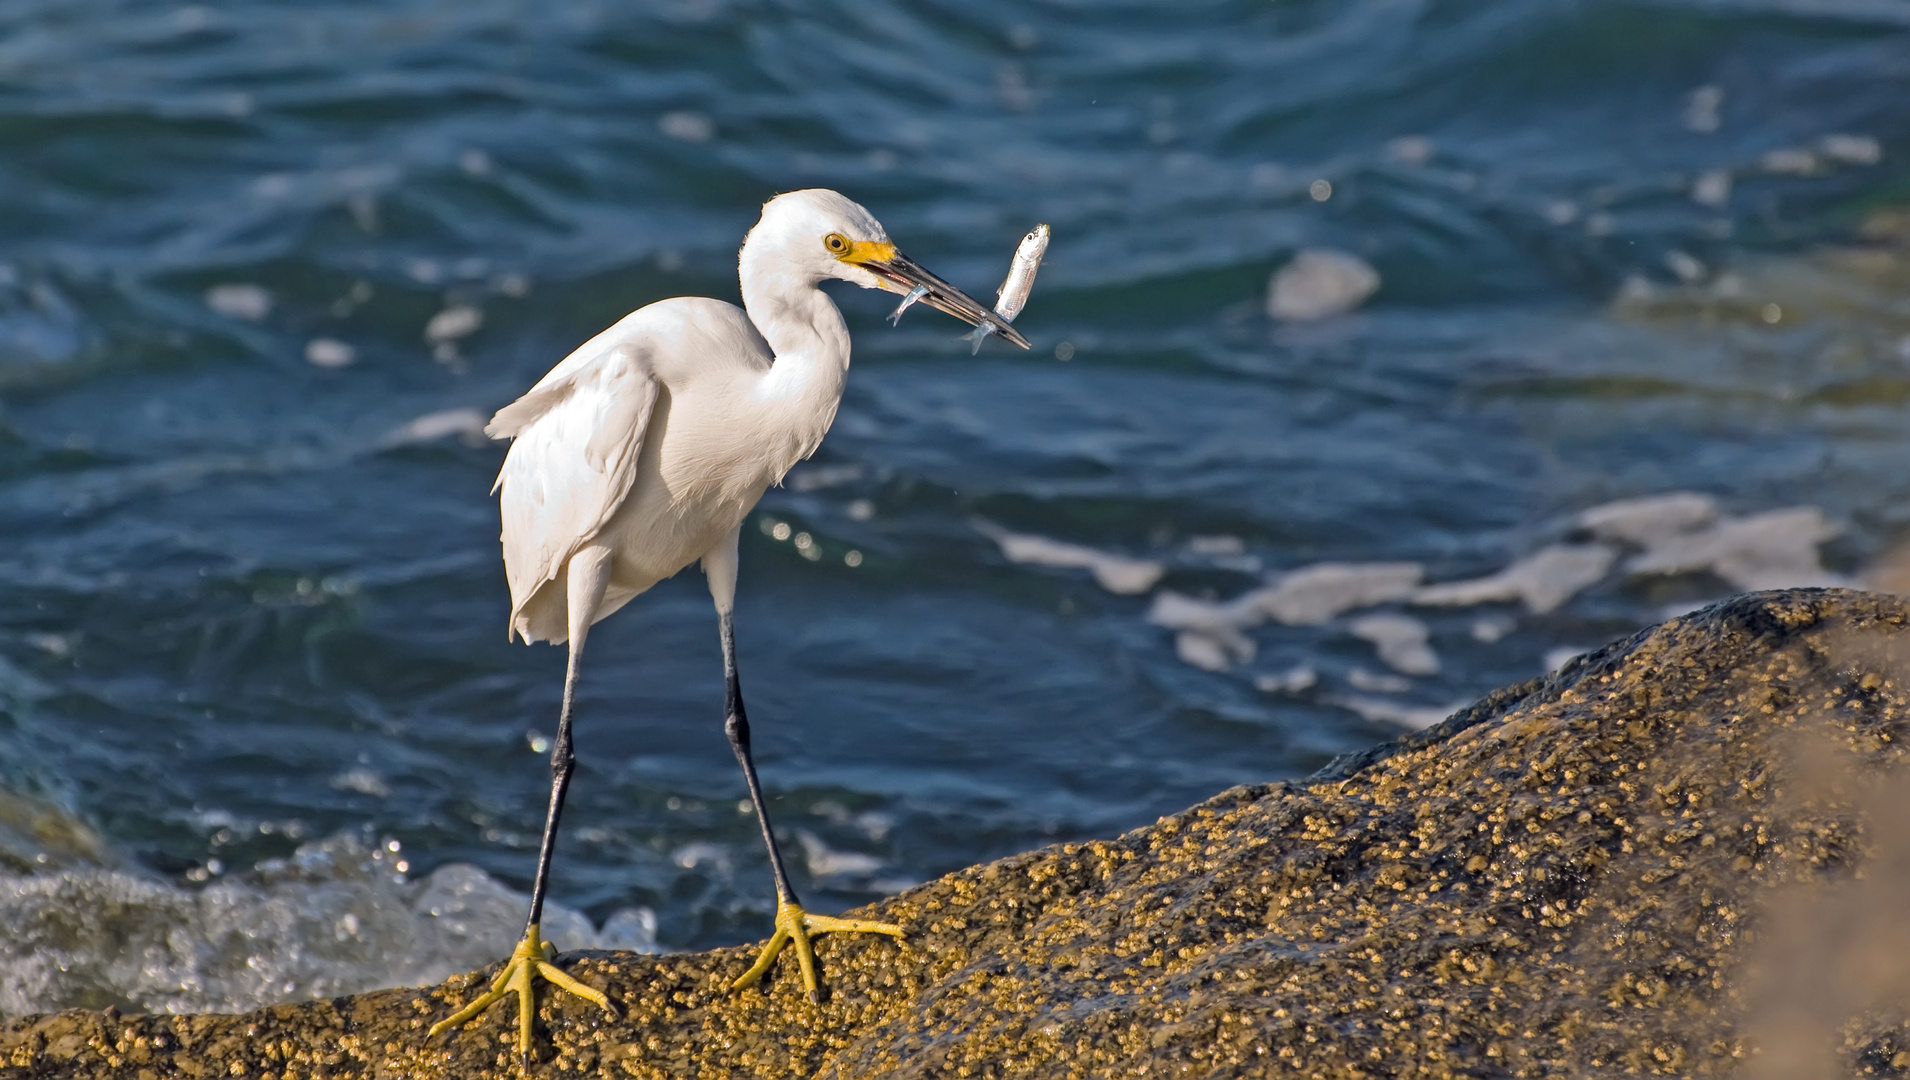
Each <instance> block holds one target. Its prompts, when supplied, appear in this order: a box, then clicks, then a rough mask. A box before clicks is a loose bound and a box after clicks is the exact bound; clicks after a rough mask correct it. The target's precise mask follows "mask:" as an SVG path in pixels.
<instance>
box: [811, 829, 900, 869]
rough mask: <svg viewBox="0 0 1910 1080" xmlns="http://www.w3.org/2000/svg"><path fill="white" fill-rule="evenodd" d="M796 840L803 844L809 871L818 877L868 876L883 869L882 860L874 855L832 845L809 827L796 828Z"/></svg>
mask: <svg viewBox="0 0 1910 1080" xmlns="http://www.w3.org/2000/svg"><path fill="white" fill-rule="evenodd" d="M796 841H797V842H798V843H800V844H801V845H802V852H803V860H804V861H805V862H807V863H808V865H809V872H810V873H811V874H812V875H814V876H816V877H818V878H831V877H833V878H842V877H867V876H869V875H870V874H873V873H875V872H876V871H878V870H880V869H882V860H881V859H878V858H876V857H875V856H874V855H868V854H865V853H863V852H860V851H844V850H842V849H840V848H833V847H830V846H829V844H828V843H827V842H825V841H824V840H823V838H822V837H820V836H817V835H816V834H815V833H812V832H810V831H809V830H807V829H798V830H796Z"/></svg>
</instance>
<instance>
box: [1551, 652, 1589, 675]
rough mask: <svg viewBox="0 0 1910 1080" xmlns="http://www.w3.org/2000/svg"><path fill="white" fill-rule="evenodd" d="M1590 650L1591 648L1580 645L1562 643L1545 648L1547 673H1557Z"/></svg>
mask: <svg viewBox="0 0 1910 1080" xmlns="http://www.w3.org/2000/svg"><path fill="white" fill-rule="evenodd" d="M1590 651H1591V650H1590V649H1587V648H1584V647H1583V646H1579V645H1560V646H1559V647H1557V648H1554V649H1547V650H1545V673H1546V674H1547V675H1555V674H1557V673H1558V672H1559V670H1560V669H1562V668H1564V667H1565V665H1567V664H1569V663H1571V662H1572V661H1574V660H1576V659H1578V658H1579V657H1581V656H1584V655H1585V654H1586V653H1588V652H1590Z"/></svg>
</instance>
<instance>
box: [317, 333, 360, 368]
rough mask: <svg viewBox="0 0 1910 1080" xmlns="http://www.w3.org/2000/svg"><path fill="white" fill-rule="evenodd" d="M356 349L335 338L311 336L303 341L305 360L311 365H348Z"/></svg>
mask: <svg viewBox="0 0 1910 1080" xmlns="http://www.w3.org/2000/svg"><path fill="white" fill-rule="evenodd" d="M357 359H358V350H356V349H354V348H352V347H351V346H350V345H347V344H346V343H344V342H342V341H339V340H337V339H335V338H313V339H312V340H310V341H308V342H306V343H305V362H306V363H308V364H310V365H312V366H313V367H322V368H342V367H350V366H351V365H352V362H353V361H355V360H357Z"/></svg>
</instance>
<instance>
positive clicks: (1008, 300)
mask: <svg viewBox="0 0 1910 1080" xmlns="http://www.w3.org/2000/svg"><path fill="white" fill-rule="evenodd" d="M1047 253H1048V227H1047V226H1046V225H1037V226H1035V227H1034V231H1032V232H1030V233H1029V234H1028V235H1027V236H1024V237H1022V238H1021V246H1020V247H1017V248H1016V249H1015V261H1014V262H1012V263H1010V264H1009V265H1008V276H1007V277H1006V278H1004V279H1002V283H1001V288H1000V289H999V290H997V292H996V296H997V299H996V301H995V314H997V315H1000V316H1001V318H1002V321H1003V322H1014V321H1015V316H1017V315H1019V314H1021V309H1022V307H1023V306H1024V305H1026V304H1027V303H1028V294H1029V293H1030V292H1032V291H1033V290H1034V287H1035V271H1037V270H1039V269H1041V257H1042V256H1043V255H1046V254H1047ZM994 332H995V328H994V327H993V326H991V325H990V324H988V323H983V324H981V325H980V326H978V327H976V328H975V330H974V331H973V332H972V333H970V334H969V335H968V340H969V341H972V342H974V343H975V346H974V348H972V349H970V350H969V354H970V355H971V356H972V355H974V354H975V353H978V352H981V351H982V339H983V338H985V337H987V336H988V335H990V334H992V333H994Z"/></svg>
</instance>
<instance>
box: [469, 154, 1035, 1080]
mask: <svg viewBox="0 0 1910 1080" xmlns="http://www.w3.org/2000/svg"><path fill="white" fill-rule="evenodd" d="M737 274H738V278H739V279H740V284H741V286H742V295H743V307H742V308H740V309H739V308H737V307H736V306H734V305H732V304H726V303H723V302H721V301H717V300H707V299H700V298H677V299H672V300H660V301H658V302H656V303H654V304H650V305H648V306H647V307H643V308H640V309H638V310H637V311H634V312H632V313H631V314H629V315H627V316H625V317H624V318H623V319H622V320H621V321H619V322H618V323H617V324H616V325H615V326H612V327H610V328H609V329H608V330H605V331H604V332H603V333H601V334H598V335H597V336H596V337H594V338H591V339H590V340H589V341H587V342H585V343H584V344H583V345H582V347H580V348H578V349H577V350H576V351H575V352H573V353H571V354H570V355H569V356H568V357H565V358H564V360H563V361H562V362H561V363H559V364H558V365H557V366H556V367H554V368H552V369H551V370H550V373H549V374H547V375H545V376H544V377H543V378H542V379H540V380H538V383H537V385H535V386H533V387H531V389H530V391H529V392H528V393H526V394H525V395H524V396H523V397H521V398H519V399H518V400H516V401H515V402H512V403H511V404H510V405H507V406H505V407H504V408H503V409H500V410H498V413H497V415H496V416H494V417H492V419H491V423H490V425H489V426H488V427H486V428H485V432H486V433H487V434H489V435H490V436H492V437H493V438H498V439H504V438H509V439H512V440H513V441H512V443H511V448H510V451H509V452H508V453H507V454H506V455H505V458H504V467H503V468H502V470H500V471H499V473H498V477H497V484H496V487H495V488H494V489H493V490H495V491H496V492H498V493H499V496H500V505H501V514H502V518H503V524H504V531H503V536H502V539H503V545H504V569H505V575H506V577H507V578H508V579H509V581H510V589H511V617H510V629H511V632H512V633H513V634H515V635H517V636H520V637H522V638H523V639H524V640H525V641H526V642H535V641H549V642H557V643H564V642H568V644H569V646H570V663H569V665H568V669H567V671H566V673H565V679H564V698H563V709H562V712H561V714H560V715H559V719H558V728H557V739H556V742H555V744H554V745H553V746H552V749H551V769H552V782H551V802H550V810H549V815H548V817H547V818H546V820H545V826H544V839H543V843H542V845H541V847H540V849H539V853H538V866H537V876H536V878H535V880H534V882H533V885H532V888H531V912H530V920H529V925H528V926H527V927H526V929H525V938H524V941H523V942H522V943H520V945H519V946H518V949H517V952H515V953H514V954H513V955H512V958H511V960H510V961H509V962H508V963H507V964H506V966H505V969H504V971H503V973H501V974H500V975H499V976H498V979H497V981H496V983H494V984H493V986H492V988H491V991H490V992H489V993H487V994H485V995H482V996H480V997H479V998H478V999H477V1000H476V1001H474V1002H472V1003H471V1004H469V1005H467V1006H465V1007H464V1008H463V1009H461V1010H459V1011H458V1012H457V1013H456V1014H455V1015H454V1016H452V1017H450V1018H447V1019H445V1020H442V1021H440V1022H439V1023H437V1024H436V1025H433V1028H432V1031H433V1032H434V1033H436V1032H438V1031H441V1030H444V1029H445V1028H447V1027H450V1026H454V1025H456V1024H460V1023H463V1022H464V1021H466V1020H468V1019H470V1018H471V1017H473V1016H475V1015H477V1013H478V1012H481V1011H482V1010H483V1009H485V1008H487V1007H488V1006H489V1004H490V1003H491V1002H493V1001H496V1000H498V999H499V998H501V997H502V996H505V995H506V994H508V993H516V994H518V995H520V1003H519V1016H520V1021H519V1025H520V1026H519V1036H518V1043H519V1047H520V1049H521V1050H522V1051H523V1052H524V1053H525V1054H526V1055H527V1056H528V1054H529V1052H530V1043H531V1036H530V1026H529V1025H530V1020H529V1016H530V1015H531V1014H532V1012H533V1009H532V1005H533V1002H532V1000H531V990H530V986H531V978H532V976H531V974H530V973H531V972H532V971H535V972H537V973H538V974H539V975H541V976H542V977H544V978H547V979H551V980H552V981H554V982H557V983H559V984H560V985H562V986H564V988H565V989H568V990H570V991H571V992H573V993H578V994H583V995H584V996H586V997H590V998H591V999H592V1000H594V1001H597V1002H598V1003H599V1004H601V1005H603V1006H604V1007H605V1008H610V1007H611V1006H610V1003H609V1001H608V999H607V998H605V997H604V996H603V995H602V994H601V993H600V992H598V991H596V990H594V989H592V988H590V987H587V986H584V985H583V984H580V983H578V982H577V981H576V980H574V979H571V978H570V977H569V976H567V975H564V974H563V972H562V971H560V970H559V969H557V968H555V967H553V966H551V964H550V963H548V962H547V961H546V960H545V959H544V952H543V949H544V946H543V943H542V937H541V931H540V930H539V929H538V920H539V918H540V916H541V913H542V910H543V902H544V891H545V888H546V885H547V882H548V878H549V870H550V858H551V854H552V851H553V847H554V844H555V837H556V832H557V823H558V818H559V816H560V815H561V813H562V810H563V801H564V792H565V790H566V789H567V787H568V785H569V781H570V776H571V771H572V769H573V767H574V761H575V756H574V753H573V751H572V740H571V705H572V701H573V698H574V694H575V689H576V684H577V675H578V669H579V662H580V658H581V656H582V654H583V647H584V639H585V637H586V636H587V635H588V633H589V630H590V627H591V625H592V624H594V623H595V622H596V621H597V620H599V619H602V618H604V617H605V616H607V615H609V614H610V613H611V612H614V611H616V610H617V609H618V608H620V607H622V606H623V605H624V604H627V603H629V602H630V600H631V599H632V598H634V597H636V596H637V595H638V594H640V593H642V592H643V591H644V590H646V589H648V588H650V586H652V585H654V584H656V583H657V582H658V581H661V580H662V579H664V578H666V577H669V576H670V575H672V574H674V573H676V572H677V571H678V570H681V569H683V568H684V567H685V566H688V565H689V564H690V563H692V562H695V561H697V560H699V559H701V560H702V562H703V569H704V572H705V573H706V575H707V576H708V579H709V586H710V594H711V596H712V597H713V598H714V600H715V602H716V609H717V614H718V626H719V628H720V631H721V634H720V638H721V643H722V647H723V660H724V669H725V672H726V676H727V679H728V702H727V705H726V714H727V715H726V720H725V730H726V731H727V733H728V735H729V738H730V744H731V747H732V748H733V749H734V751H735V753H736V757H737V760H738V762H739V763H740V764H741V765H742V767H743V775H744V779H745V781H746V783H747V785H748V787H749V793H750V798H751V800H752V801H753V802H754V804H755V806H756V813H757V820H758V823H759V824H760V825H761V827H762V831H763V840H764V843H765V844H766V845H767V846H768V849H769V857H770V865H771V868H772V870H773V871H774V874H775V878H776V889H777V916H776V927H777V930H776V936H775V937H773V938H771V940H770V944H769V946H768V947H767V948H766V950H765V951H764V953H763V955H762V958H761V959H760V960H759V961H758V963H757V965H756V966H755V967H753V968H751V969H750V971H749V972H748V973H746V974H745V975H744V976H743V978H742V979H739V980H738V985H742V984H746V983H748V982H752V981H754V980H755V979H757V978H759V977H761V975H762V973H763V972H764V971H765V970H767V968H768V966H769V964H770V962H771V961H772V960H773V959H774V958H775V956H776V955H777V953H778V952H780V951H781V950H782V948H783V947H784V946H785V945H788V944H792V943H793V944H794V946H795V947H796V949H797V952H798V954H799V956H800V958H801V960H802V968H803V980H804V982H805V984H807V986H808V987H809V990H810V992H811V993H812V994H814V993H815V992H816V981H815V973H814V970H813V969H814V956H813V954H812V953H811V951H810V948H809V941H808V937H809V935H811V934H816V933H823V932H826V931H830V930H837V931H863V932H874V933H885V934H900V933H901V929H900V928H899V927H895V926H890V925H888V924H881V923H864V922H858V921H855V920H842V919H831V918H828V917H825V916H816V915H810V914H808V913H806V912H804V911H803V910H802V909H801V907H800V906H799V905H798V904H797V901H796V894H795V891H794V889H793V888H792V887H791V886H790V884H789V880H788V875H787V874H786V873H785V871H784V868H783V863H782V856H781V853H780V852H779V851H778V850H777V847H776V841H775V837H774V834H773V833H771V831H770V828H769V820H768V816H767V812H766V810H765V807H764V804H763V798H762V792H761V788H760V785H759V784H758V782H757V779H756V771H755V765H754V764H753V762H752V761H751V758H750V750H749V724H748V720H747V718H746V716H745V713H744V709H743V699H742V687H741V683H740V681H739V677H738V675H737V666H736V651H735V638H734V635H733V633H732V630H731V613H732V610H733V603H734V597H735V591H736V571H737V565H736V546H737V538H738V532H739V530H740V528H741V526H742V523H743V519H744V517H745V516H746V515H747V514H748V513H749V511H750V509H751V508H752V507H754V506H755V505H756V500H757V499H758V498H760V497H761V496H762V494H763V491H764V490H765V489H766V488H768V487H769V486H770V485H771V484H774V483H777V482H779V481H781V480H782V478H783V474H785V473H787V472H788V471H789V469H790V467H791V466H793V465H795V464H796V462H798V461H801V460H802V459H804V458H806V457H808V456H809V455H810V454H812V453H814V452H815V450H816V447H817V446H818V445H819V444H821V442H822V437H823V435H824V434H826V433H827V432H828V430H829V425H830V423H831V422H832V421H833V420H834V419H835V416H836V407H837V405H838V404H839V403H840V402H841V400H842V390H843V385H844V383H845V381H846V379H847V377H848V372H849V330H848V327H847V326H846V325H845V324H844V323H843V321H842V313H841V312H839V311H837V310H836V306H835V304H834V303H833V302H831V301H830V299H829V297H828V296H827V295H826V294H824V293H823V291H822V289H821V288H820V286H821V284H822V282H824V281H825V280H829V279H832V278H833V279H838V280H843V281H849V282H853V283H855V284H857V285H860V286H862V287H864V288H872V289H873V288H882V289H888V290H891V291H894V292H899V293H909V292H911V291H912V290H914V289H916V288H917V287H918V286H919V287H921V288H923V289H925V290H926V291H925V292H923V293H922V294H920V295H921V301H922V302H923V303H926V304H928V305H930V306H932V307H935V308H937V309H939V310H941V311H944V312H947V313H949V314H951V315H955V316H957V317H959V318H962V319H964V320H966V321H967V322H969V323H971V324H987V325H990V326H992V327H994V329H995V331H996V332H997V333H999V334H1000V335H1001V336H1003V337H1005V338H1007V339H1008V340H1009V341H1012V342H1014V343H1015V344H1017V345H1020V346H1021V347H1023V348H1027V347H1028V343H1027V341H1026V340H1025V339H1024V338H1022V336H1021V335H1020V334H1018V333H1016V332H1015V330H1014V329H1013V328H1012V327H1010V326H1009V325H1008V323H1007V321H1005V320H1004V319H1003V318H1002V317H1001V316H999V315H997V314H995V313H994V312H991V311H989V310H988V309H986V308H984V307H983V306H982V305H981V304H978V303H976V302H975V301H974V300H972V299H970V298H969V297H967V296H965V295H963V294H962V293H961V291H960V290H958V289H956V288H954V287H953V286H951V285H949V284H948V283H947V282H945V281H943V280H941V279H940V278H938V277H936V276H935V275H933V274H931V273H929V272H928V271H926V270H924V269H922V268H921V267H920V266H917V265H916V264H915V263H914V262H912V261H910V260H909V259H908V258H906V257H905V256H903V255H902V254H901V253H899V252H897V251H896V250H895V245H893V244H891V243H890V242H889V238H888V234H887V233H885V232H884V231H883V229H882V225H881V224H880V223H879V222H877V221H876V220H875V218H874V217H872V216H870V214H869V212H868V211H867V210H864V209H863V208H862V207H860V206H858V205H856V204H855V203H854V202H851V201H850V200H848V199H846V198H844V197H843V196H841V195H838V194H836V193H835V192H833V191H823V190H809V191H796V192H791V193H789V194H786V195H780V196H778V197H776V198H775V199H772V200H770V202H769V203H767V204H766V205H765V206H764V207H763V216H762V220H760V221H759V222H758V223H757V224H756V227H755V228H754V229H751V230H750V233H749V236H748V237H747V238H745V240H744V241H743V247H742V250H741V252H739V253H738V256H737ZM553 973H554V974H553Z"/></svg>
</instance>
